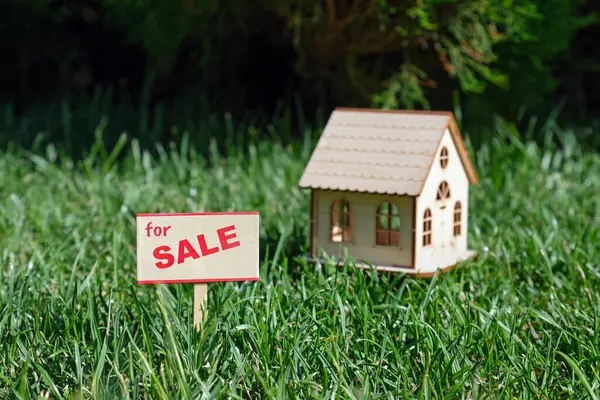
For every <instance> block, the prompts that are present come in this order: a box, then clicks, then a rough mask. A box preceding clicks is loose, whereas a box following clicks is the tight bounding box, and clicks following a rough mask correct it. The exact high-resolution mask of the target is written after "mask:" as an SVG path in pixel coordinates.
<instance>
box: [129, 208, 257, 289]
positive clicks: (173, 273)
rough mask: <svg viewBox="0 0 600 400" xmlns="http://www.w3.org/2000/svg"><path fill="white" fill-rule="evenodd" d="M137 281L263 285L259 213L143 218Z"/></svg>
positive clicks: (139, 219) (139, 224) (139, 225)
mask: <svg viewBox="0 0 600 400" xmlns="http://www.w3.org/2000/svg"><path fill="white" fill-rule="evenodd" d="M136 225H137V282H138V283H139V284H158V283H210V282H227V281H257V280H258V264H259V256H258V250H259V246H258V244H259V230H258V229H259V214H258V212H207V213H185V214H137V216H136Z"/></svg>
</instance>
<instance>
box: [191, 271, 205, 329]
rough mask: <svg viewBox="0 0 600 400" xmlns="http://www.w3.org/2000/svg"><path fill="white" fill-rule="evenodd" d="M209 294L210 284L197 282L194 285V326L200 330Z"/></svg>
mask: <svg viewBox="0 0 600 400" xmlns="http://www.w3.org/2000/svg"><path fill="white" fill-rule="evenodd" d="M207 294H208V284H206V283H197V284H195V285H194V326H195V327H196V329H197V330H200V323H201V322H202V311H203V308H204V307H205V306H206V295H207Z"/></svg>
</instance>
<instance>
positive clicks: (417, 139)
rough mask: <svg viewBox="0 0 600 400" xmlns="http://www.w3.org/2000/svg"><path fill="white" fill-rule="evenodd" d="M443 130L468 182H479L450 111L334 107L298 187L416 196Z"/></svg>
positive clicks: (425, 176) (419, 191) (429, 166)
mask: <svg viewBox="0 0 600 400" xmlns="http://www.w3.org/2000/svg"><path fill="white" fill-rule="evenodd" d="M447 128H448V129H449V131H450V133H451V136H452V139H453V141H454V144H455V146H456V148H457V150H458V153H459V156H460V159H461V162H462V165H463V167H464V169H465V172H466V174H467V177H468V178H469V182H470V183H472V184H474V183H478V178H477V173H476V171H475V168H474V167H473V164H472V163H471V160H470V158H469V155H468V153H467V150H466V146H465V144H464V141H463V139H462V136H461V134H460V131H459V130H458V126H457V125H456V121H455V120H454V117H453V115H452V113H449V112H428V111H387V110H370V109H347V108H338V109H336V110H335V111H334V112H333V113H332V114H331V117H330V118H329V121H328V122H327V125H326V126H325V129H324V131H323V134H322V135H321V137H320V139H319V142H318V143H317V146H316V148H315V150H314V151H313V154H312V156H311V158H310V161H309V162H308V165H307V166H306V169H305V171H304V174H303V176H302V178H301V180H300V187H303V188H312V189H330V190H343V191H354V192H366V193H380V194H396V195H409V196H417V195H419V194H420V193H421V190H422V188H423V186H424V183H425V181H426V180H427V177H428V175H429V171H430V169H431V166H432V164H433V160H434V158H435V155H436V153H437V151H438V148H439V145H440V143H441V140H442V137H443V134H444V132H445V130H446V129H447Z"/></svg>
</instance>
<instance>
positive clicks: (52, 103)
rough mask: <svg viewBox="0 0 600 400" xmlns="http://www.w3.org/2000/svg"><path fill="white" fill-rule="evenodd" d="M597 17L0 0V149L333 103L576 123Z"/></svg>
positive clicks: (275, 1)
mask: <svg viewBox="0 0 600 400" xmlns="http://www.w3.org/2000/svg"><path fill="white" fill-rule="evenodd" d="M599 11H600V3H598V2H596V1H595V0H521V1H516V0H396V1H388V0H362V1H359V0H289V1H279V0H257V1H247V0H224V1H218V0H147V1H134V0H78V1H75V0H4V1H2V2H0V57H1V60H2V62H1V63H0V102H2V104H3V109H2V113H1V114H0V141H2V142H3V143H6V142H7V141H17V142H19V143H21V144H23V145H30V144H31V143H32V142H33V140H34V139H35V137H37V136H36V135H37V134H38V132H39V131H42V130H43V131H44V132H46V134H47V135H48V136H49V137H50V138H52V139H56V140H60V139H66V142H68V145H67V147H71V150H73V149H75V148H77V147H78V146H85V145H86V144H87V143H88V142H90V141H93V140H94V138H93V136H94V135H93V132H94V129H96V128H97V127H98V126H99V125H101V124H104V125H101V126H104V127H105V129H107V130H108V131H111V132H114V134H113V135H112V139H110V138H109V141H110V140H116V138H117V137H118V135H119V134H120V133H121V132H122V131H123V130H126V131H127V132H128V133H129V134H130V135H132V136H138V137H142V136H143V138H144V139H148V140H149V141H152V140H167V139H169V138H171V137H173V135H177V134H178V132H180V131H181V130H191V131H194V132H200V133H198V135H214V130H213V131H212V133H208V132H209V130H208V129H204V130H203V129H202V127H203V126H207V124H208V122H206V121H211V118H212V121H214V120H215V118H217V119H219V118H222V117H221V116H222V115H223V114H224V113H227V115H228V116H231V117H228V118H233V120H236V118H240V120H241V119H243V120H246V121H252V123H255V124H261V123H262V124H266V123H269V122H272V120H273V115H280V120H282V121H283V120H285V121H287V120H292V119H295V120H299V119H308V120H314V117H315V116H316V115H317V114H318V113H319V112H322V113H324V114H321V115H326V113H328V112H329V111H330V110H331V109H332V108H333V107H335V106H365V107H386V108H431V109H445V110H453V109H456V107H459V108H460V110H462V112H461V118H462V123H463V124H465V125H467V126H469V127H470V130H471V131H472V132H477V130H478V129H477V128H479V127H484V126H488V125H489V124H490V123H492V122H493V118H494V117H495V116H496V115H500V116H502V117H504V118H507V119H509V120H513V121H529V120H528V119H527V118H524V117H527V116H537V117H538V118H544V117H545V116H547V115H548V114H549V113H551V112H553V111H556V109H557V105H558V106H559V107H560V114H559V115H560V117H561V121H563V122H565V123H578V124H582V125H587V126H590V125H591V124H593V123H594V120H595V116H596V115H597V114H598V112H599V111H600V87H599V86H600V80H599V74H600V45H598V42H597V40H596V39H597V38H598V37H600V29H599V28H598V23H597V20H596V14H597V13H598V12H599ZM33 116H35V118H34V117H33ZM215 116H216V117H215ZM249 118H250V119H249ZM16 125H18V126H17V127H15V126H16ZM175 125H177V128H175V127H174V126H175ZM296 125H297V124H296ZM87 127H89V128H90V129H85V128H87ZM107 127H108V128H107ZM14 132H17V134H16V136H17V137H15V133H14ZM202 132H205V133H202ZM88 136H89V137H88ZM109 136H110V135H109ZM67 150H69V149H67Z"/></svg>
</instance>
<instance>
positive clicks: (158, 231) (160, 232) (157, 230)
mask: <svg viewBox="0 0 600 400" xmlns="http://www.w3.org/2000/svg"><path fill="white" fill-rule="evenodd" d="M150 229H152V231H153V233H154V236H167V232H168V231H169V229H171V227H170V226H165V227H164V228H163V227H162V226H155V227H154V228H152V222H148V225H146V236H148V237H150Z"/></svg>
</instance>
